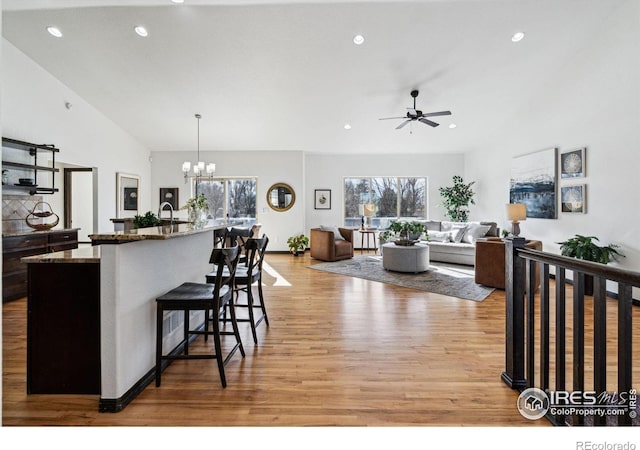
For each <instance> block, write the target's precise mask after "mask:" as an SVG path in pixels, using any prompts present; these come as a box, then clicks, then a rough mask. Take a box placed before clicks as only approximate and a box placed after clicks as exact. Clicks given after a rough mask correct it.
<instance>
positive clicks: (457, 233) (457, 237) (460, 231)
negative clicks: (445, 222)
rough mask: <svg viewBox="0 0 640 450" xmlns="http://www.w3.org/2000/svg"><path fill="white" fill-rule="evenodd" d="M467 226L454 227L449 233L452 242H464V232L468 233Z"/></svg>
mask: <svg viewBox="0 0 640 450" xmlns="http://www.w3.org/2000/svg"><path fill="white" fill-rule="evenodd" d="M466 229H467V226H466V225H453V226H452V229H451V231H450V232H449V233H450V235H451V242H457V243H460V242H462V237H463V236H464V232H465V231H466Z"/></svg>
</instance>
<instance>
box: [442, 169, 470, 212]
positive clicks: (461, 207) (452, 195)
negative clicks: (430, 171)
mask: <svg viewBox="0 0 640 450" xmlns="http://www.w3.org/2000/svg"><path fill="white" fill-rule="evenodd" d="M474 183H475V181H472V182H471V183H465V182H464V180H463V179H462V177H461V176H459V175H454V177H453V186H448V187H440V188H439V191H440V195H441V196H442V199H443V200H442V206H444V207H445V209H446V210H447V212H446V214H447V216H449V218H451V220H453V221H454V222H466V221H467V220H468V219H469V205H470V204H471V205H475V204H476V202H475V200H474V199H473V196H474V195H475V192H473V189H471V186H473V184H474Z"/></svg>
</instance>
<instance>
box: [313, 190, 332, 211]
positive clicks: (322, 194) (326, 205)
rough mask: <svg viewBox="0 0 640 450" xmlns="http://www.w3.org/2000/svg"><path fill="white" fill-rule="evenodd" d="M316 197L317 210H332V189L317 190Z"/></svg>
mask: <svg viewBox="0 0 640 450" xmlns="http://www.w3.org/2000/svg"><path fill="white" fill-rule="evenodd" d="M315 196H316V200H315V209H331V189H316V190H315Z"/></svg>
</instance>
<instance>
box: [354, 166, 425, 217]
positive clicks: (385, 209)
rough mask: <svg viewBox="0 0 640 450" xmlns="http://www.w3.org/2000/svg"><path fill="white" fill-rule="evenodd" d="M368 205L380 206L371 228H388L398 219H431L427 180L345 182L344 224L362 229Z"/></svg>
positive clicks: (370, 179) (376, 179)
mask: <svg viewBox="0 0 640 450" xmlns="http://www.w3.org/2000/svg"><path fill="white" fill-rule="evenodd" d="M366 203H373V204H374V205H376V211H375V216H374V217H372V218H371V226H373V227H376V228H386V227H388V226H389V223H390V222H391V221H392V220H396V219H398V218H407V219H408V218H420V219H425V218H426V217H427V179H426V178H406V177H405V178H401V177H375V178H349V177H348V178H345V179H344V224H345V226H348V227H358V226H360V225H361V222H362V216H363V210H362V206H361V205H364V204H366Z"/></svg>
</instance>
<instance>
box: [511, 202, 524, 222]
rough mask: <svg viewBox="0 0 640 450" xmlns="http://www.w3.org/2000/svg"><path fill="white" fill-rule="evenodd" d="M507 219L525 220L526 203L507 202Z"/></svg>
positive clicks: (513, 220) (514, 220)
mask: <svg viewBox="0 0 640 450" xmlns="http://www.w3.org/2000/svg"><path fill="white" fill-rule="evenodd" d="M507 219H508V220H510V221H512V222H519V221H521V220H527V205H525V204H524V203H508V204H507Z"/></svg>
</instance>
